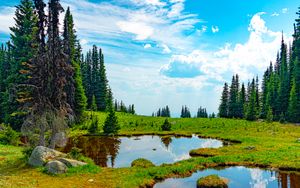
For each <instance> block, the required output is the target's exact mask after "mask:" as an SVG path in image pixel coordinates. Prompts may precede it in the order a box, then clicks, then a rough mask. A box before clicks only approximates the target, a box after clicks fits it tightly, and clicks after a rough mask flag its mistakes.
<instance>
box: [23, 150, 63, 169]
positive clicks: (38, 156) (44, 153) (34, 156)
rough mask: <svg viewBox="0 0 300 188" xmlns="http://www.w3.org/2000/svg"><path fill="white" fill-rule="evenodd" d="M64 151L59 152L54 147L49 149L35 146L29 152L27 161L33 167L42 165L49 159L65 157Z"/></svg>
mask: <svg viewBox="0 0 300 188" xmlns="http://www.w3.org/2000/svg"><path fill="white" fill-rule="evenodd" d="M65 156H66V154H65V153H61V152H59V151H56V150H54V149H50V148H47V147H44V146H37V147H36V148H34V150H33V151H32V153H31V156H30V158H29V161H28V163H29V164H30V165H31V166H34V167H40V166H44V164H45V163H46V162H48V161H50V160H53V159H56V158H58V157H65Z"/></svg>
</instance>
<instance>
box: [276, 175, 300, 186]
mask: <svg viewBox="0 0 300 188" xmlns="http://www.w3.org/2000/svg"><path fill="white" fill-rule="evenodd" d="M278 187H281V188H289V187H290V188H300V174H294V173H292V174H286V173H279V174H278Z"/></svg>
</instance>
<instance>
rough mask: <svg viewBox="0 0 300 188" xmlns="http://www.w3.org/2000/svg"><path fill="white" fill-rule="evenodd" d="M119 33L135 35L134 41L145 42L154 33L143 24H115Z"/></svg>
mask: <svg viewBox="0 0 300 188" xmlns="http://www.w3.org/2000/svg"><path fill="white" fill-rule="evenodd" d="M117 25H118V26H119V27H120V29H121V31H125V32H128V33H132V34H135V35H136V38H135V39H136V40H146V39H148V38H149V37H150V36H151V35H152V34H153V32H154V29H153V28H152V27H150V26H148V25H146V24H145V23H143V22H117Z"/></svg>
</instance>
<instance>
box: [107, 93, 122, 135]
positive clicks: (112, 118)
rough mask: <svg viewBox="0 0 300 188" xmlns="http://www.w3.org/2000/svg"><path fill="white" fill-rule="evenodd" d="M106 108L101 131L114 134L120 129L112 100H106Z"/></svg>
mask: <svg viewBox="0 0 300 188" xmlns="http://www.w3.org/2000/svg"><path fill="white" fill-rule="evenodd" d="M109 91H110V90H109ZM111 96H112V94H111ZM107 108H108V116H107V118H106V120H105V122H104V126H103V131H104V134H106V135H116V134H118V131H119V130H120V125H119V123H118V118H117V116H116V113H115V110H114V108H113V104H112V100H108V103H107Z"/></svg>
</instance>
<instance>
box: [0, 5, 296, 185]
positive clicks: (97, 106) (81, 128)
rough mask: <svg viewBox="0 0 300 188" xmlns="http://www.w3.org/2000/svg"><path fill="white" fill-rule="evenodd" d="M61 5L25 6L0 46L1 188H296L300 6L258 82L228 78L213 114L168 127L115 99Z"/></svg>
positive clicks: (99, 61) (101, 61)
mask: <svg viewBox="0 0 300 188" xmlns="http://www.w3.org/2000/svg"><path fill="white" fill-rule="evenodd" d="M176 2H177V1H176ZM176 2H173V3H176ZM63 4H64V3H62V2H61V1H60V0H49V1H48V2H45V1H44V0H21V1H20V2H19V4H18V5H17V6H16V7H15V13H14V23H15V24H14V25H12V26H11V27H10V28H9V30H10V36H9V40H8V41H7V42H6V43H3V44H1V47H0V187H104V188H105V187H108V188H111V187H116V188H119V187H124V188H130V187H153V188H167V187H178V188H179V187H188V188H190V187H191V188H195V187H201V188H212V187H222V188H223V187H224V188H227V187H230V188H239V187H251V188H252V187H262V188H266V187H272V188H273V187H274V188H285V187H290V188H296V187H299V185H300V127H299V123H300V7H299V10H298V12H297V13H296V16H297V17H296V20H295V24H294V26H293V27H294V34H293V36H292V38H293V40H292V43H290V44H289V43H288V42H287V41H285V40H284V33H283V32H282V41H281V46H278V53H277V59H276V61H275V62H270V65H269V66H268V67H267V69H266V70H265V72H264V75H263V77H262V78H261V79H259V76H256V77H254V78H253V79H252V80H249V81H248V83H242V81H241V79H240V76H239V74H235V75H234V76H232V81H231V83H228V82H226V83H225V84H224V87H223V91H222V93H220V95H219V96H221V100H220V103H219V104H218V106H219V108H218V113H215V112H211V113H210V112H209V111H208V110H207V109H209V108H205V107H203V105H198V104H197V107H199V108H197V111H196V113H195V114H193V112H191V111H192V110H191V109H190V108H189V107H188V106H187V105H183V106H182V107H181V111H180V109H179V110H178V111H179V114H180V115H179V117H172V112H173V111H172V112H171V109H170V105H165V106H163V105H161V106H163V107H162V108H158V109H155V110H156V111H155V112H153V113H152V115H150V116H145V115H139V114H138V111H137V110H136V106H135V104H130V105H128V106H127V105H126V104H125V103H124V102H123V100H124V99H123V100H120V99H116V98H115V97H114V94H113V91H112V88H111V85H110V83H111V82H109V79H108V77H109V76H108V75H107V72H108V71H107V67H106V65H107V64H106V62H107V61H106V56H105V55H104V54H105V52H104V51H103V49H102V48H101V47H100V46H97V45H92V48H91V49H83V47H82V46H83V45H82V44H80V38H79V36H78V33H77V32H78V31H76V28H77V27H76V20H75V19H74V17H73V15H74V14H75V12H72V9H71V8H70V7H68V6H67V7H64V6H63ZM136 100H138V99H136ZM175 102H177V101H175ZM151 112H152V111H151ZM232 174H235V175H234V176H232Z"/></svg>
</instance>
